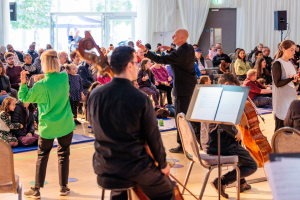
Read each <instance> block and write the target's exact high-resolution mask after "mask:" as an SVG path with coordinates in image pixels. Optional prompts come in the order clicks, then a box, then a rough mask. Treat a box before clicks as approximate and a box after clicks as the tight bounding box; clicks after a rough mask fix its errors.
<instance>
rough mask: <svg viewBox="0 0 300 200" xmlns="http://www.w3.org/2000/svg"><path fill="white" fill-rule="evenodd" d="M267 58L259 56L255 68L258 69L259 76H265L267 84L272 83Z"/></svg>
mask: <svg viewBox="0 0 300 200" xmlns="http://www.w3.org/2000/svg"><path fill="white" fill-rule="evenodd" d="M266 65H267V63H266V60H265V59H264V58H259V59H258V60H257V61H256V64H255V66H254V69H255V70H256V71H257V78H259V79H260V78H263V79H265V81H266V84H267V85H270V84H272V76H271V74H270V73H269V71H268V70H267V69H266Z"/></svg>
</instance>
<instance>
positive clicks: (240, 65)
mask: <svg viewBox="0 0 300 200" xmlns="http://www.w3.org/2000/svg"><path fill="white" fill-rule="evenodd" d="M234 69H235V74H236V76H237V77H238V79H239V81H244V80H245V79H246V77H247V72H248V70H250V69H251V67H250V65H249V63H248V61H247V60H246V54H245V51H244V49H239V50H238V52H237V59H236V61H235V63H234Z"/></svg>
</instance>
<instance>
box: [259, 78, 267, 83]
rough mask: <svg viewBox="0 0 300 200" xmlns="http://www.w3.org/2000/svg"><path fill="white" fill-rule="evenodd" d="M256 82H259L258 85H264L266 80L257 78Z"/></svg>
mask: <svg viewBox="0 0 300 200" xmlns="http://www.w3.org/2000/svg"><path fill="white" fill-rule="evenodd" d="M257 82H259V83H260V84H262V85H264V84H266V79H264V78H259V79H257Z"/></svg>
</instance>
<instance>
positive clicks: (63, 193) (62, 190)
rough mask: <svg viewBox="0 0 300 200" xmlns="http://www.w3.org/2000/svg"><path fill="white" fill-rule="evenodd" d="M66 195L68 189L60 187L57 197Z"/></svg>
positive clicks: (68, 192) (68, 191)
mask: <svg viewBox="0 0 300 200" xmlns="http://www.w3.org/2000/svg"><path fill="white" fill-rule="evenodd" d="M68 194H70V189H69V188H68V186H61V187H60V190H59V195H60V196H67V195H68Z"/></svg>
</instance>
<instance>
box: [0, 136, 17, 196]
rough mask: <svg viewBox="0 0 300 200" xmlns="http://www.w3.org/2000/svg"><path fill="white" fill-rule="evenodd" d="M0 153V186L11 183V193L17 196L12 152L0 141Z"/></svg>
mask: <svg viewBox="0 0 300 200" xmlns="http://www.w3.org/2000/svg"><path fill="white" fill-rule="evenodd" d="M0 152H1V156H0V169H1V170H0V185H4V184H7V183H12V186H13V191H11V192H14V193H15V194H17V193H18V192H17V186H16V181H15V171H14V159H13V152H12V149H11V147H10V146H9V145H8V144H7V143H6V142H4V140H2V139H0ZM0 188H1V187H0ZM0 193H1V191H0Z"/></svg>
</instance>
